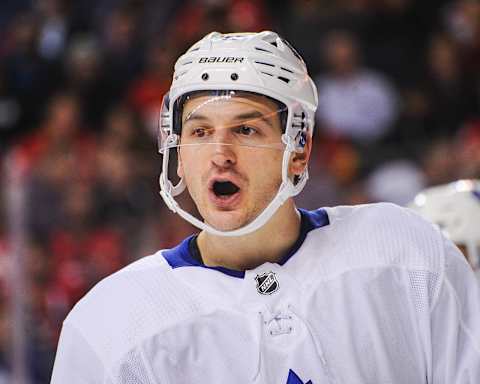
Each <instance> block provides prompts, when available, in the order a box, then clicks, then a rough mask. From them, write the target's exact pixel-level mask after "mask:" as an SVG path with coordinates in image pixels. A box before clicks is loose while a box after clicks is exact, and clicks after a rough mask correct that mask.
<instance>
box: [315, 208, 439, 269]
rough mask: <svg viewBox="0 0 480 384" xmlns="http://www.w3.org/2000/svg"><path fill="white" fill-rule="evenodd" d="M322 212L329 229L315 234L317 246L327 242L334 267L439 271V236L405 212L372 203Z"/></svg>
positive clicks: (432, 229) (419, 220) (434, 229)
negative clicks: (390, 267) (326, 217)
mask: <svg viewBox="0 0 480 384" xmlns="http://www.w3.org/2000/svg"><path fill="white" fill-rule="evenodd" d="M326 210H327V213H328V216H329V220H330V225H329V226H328V232H327V235H325V234H322V233H320V232H319V233H318V235H319V237H320V236H321V237H322V239H320V238H319V239H318V242H319V243H320V242H321V241H324V240H323V239H324V238H325V237H327V238H328V241H327V243H328V244H329V247H330V252H331V253H332V254H333V255H334V256H332V258H333V259H334V260H335V262H334V264H335V265H336V267H340V265H339V264H342V265H343V267H342V268H349V269H354V268H362V267H380V266H392V267H393V266H397V267H401V268H414V269H423V270H426V271H431V272H435V273H438V272H439V271H440V270H441V269H442V267H443V264H444V259H443V258H444V249H443V238H442V234H441V232H440V231H439V230H438V229H437V228H436V227H434V226H433V225H432V224H431V223H429V222H427V221H426V220H424V219H423V218H421V217H420V216H419V215H418V214H416V213H415V212H413V211H411V210H410V209H408V208H403V207H400V206H398V205H395V204H391V203H375V204H364V205H356V206H338V207H332V208H326ZM314 232H315V231H314ZM314 236H315V233H314ZM338 263H339V264H338Z"/></svg>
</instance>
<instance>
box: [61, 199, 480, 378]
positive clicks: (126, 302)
mask: <svg viewBox="0 0 480 384" xmlns="http://www.w3.org/2000/svg"><path fill="white" fill-rule="evenodd" d="M301 227H302V229H301V235H300V237H299V239H298V241H297V243H296V244H295V245H294V247H293V249H292V250H291V252H290V253H289V254H288V255H286V256H285V258H284V259H283V260H282V262H281V263H278V264H271V263H266V264H263V265H261V266H259V267H257V268H255V269H253V270H248V271H245V272H238V271H232V270H229V269H226V268H211V267H206V266H204V265H202V264H201V263H200V262H198V261H197V260H196V259H195V258H193V257H192V255H191V254H190V250H189V241H191V238H188V239H186V240H185V241H183V242H182V243H181V244H180V245H179V246H178V247H176V248H173V249H170V250H162V251H159V252H158V253H156V254H154V255H152V256H149V257H145V258H143V259H140V260H139V261H137V262H135V263H133V264H131V265H130V266H128V267H126V268H124V269H122V270H121V271H119V272H117V273H115V274H113V275H112V276H110V277H108V278H106V279H104V280H103V281H101V282H100V283H99V284H97V285H96V286H95V287H94V288H93V289H92V290H91V291H90V292H89V293H88V294H87V295H86V296H85V297H84V298H83V299H82V300H81V301H80V302H79V303H78V304H77V305H76V306H75V308H74V309H73V310H72V311H71V312H70V314H69V315H68V317H67V318H66V320H65V322H64V325H63V329H62V333H61V337H60V342H59V346H58V350H57V356H56V360H55V366H54V371H53V376H52V383H53V384H67V383H68V384H80V383H82V384H87V383H105V384H113V383H115V384H134V383H135V384H153V383H156V384H213V383H218V384H220V383H221V384H225V383H228V384H246V383H262V384H307V383H308V384H325V383H328V384H334V383H335V384H387V383H389V384H407V383H408V384H410V383H412V384H413V383H415V384H420V383H428V384H478V383H480V290H479V285H478V282H477V280H476V279H475V277H474V274H473V272H472V271H471V269H470V268H469V266H468V265H467V262H466V261H465V259H464V257H463V256H462V254H461V253H460V252H459V251H458V250H457V249H456V247H455V246H454V245H453V244H452V243H450V242H449V241H448V240H446V239H445V238H443V237H442V235H441V234H440V232H439V231H438V230H437V229H435V228H434V227H433V226H431V225H430V224H428V223H427V222H425V221H424V220H423V219H421V218H420V217H418V216H417V215H416V214H415V213H413V212H410V211H408V210H406V209H403V208H400V207H397V206H394V205H391V204H374V205H364V206H357V207H336V208H325V209H319V210H317V211H312V212H307V211H302V226H301Z"/></svg>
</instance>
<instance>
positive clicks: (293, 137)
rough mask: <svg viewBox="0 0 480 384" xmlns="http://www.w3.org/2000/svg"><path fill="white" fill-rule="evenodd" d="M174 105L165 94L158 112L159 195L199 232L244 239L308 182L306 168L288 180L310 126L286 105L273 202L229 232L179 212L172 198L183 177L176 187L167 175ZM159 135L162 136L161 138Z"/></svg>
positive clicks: (296, 107)
mask: <svg viewBox="0 0 480 384" xmlns="http://www.w3.org/2000/svg"><path fill="white" fill-rule="evenodd" d="M174 102H175V100H170V97H169V94H168V93H167V94H166V95H165V96H164V98H163V101H162V109H161V111H160V120H159V135H158V145H159V153H161V154H163V160H162V172H161V174H160V177H159V185H160V196H162V198H163V200H164V201H165V204H166V205H167V207H168V208H169V209H170V210H171V211H172V212H174V213H177V214H178V215H180V217H182V218H183V219H184V220H186V221H188V222H189V223H190V224H192V225H193V226H195V227H197V228H198V229H200V230H204V231H206V232H208V233H210V234H212V235H216V236H224V237H236V236H244V235H247V234H249V233H252V232H254V231H256V230H257V229H259V228H260V227H262V226H263V225H264V224H266V223H267V221H268V220H270V218H271V217H272V216H273V215H274V214H275V212H276V211H277V209H278V208H280V206H282V205H283V203H284V202H285V201H287V200H288V199H289V198H290V197H293V196H296V195H298V194H299V193H300V192H301V191H302V189H303V188H304V186H305V184H306V182H307V180H308V169H307V168H306V169H305V171H304V172H303V173H302V174H301V175H300V176H298V177H295V180H294V181H292V180H290V178H289V177H288V165H289V162H290V157H291V154H292V153H293V152H303V150H304V147H305V145H306V142H307V135H308V134H309V133H308V131H309V123H308V121H307V115H306V113H305V111H304V110H303V109H302V107H301V105H300V103H290V104H285V105H286V107H287V111H288V113H287V119H286V120H287V122H286V129H285V133H283V134H282V137H281V140H282V142H283V143H284V144H285V149H284V152H283V159H282V184H281V185H280V187H279V189H278V191H277V194H276V196H275V197H274V198H273V200H272V201H271V202H270V203H269V204H268V205H267V207H266V208H265V209H264V210H263V211H262V212H261V213H260V214H259V215H258V216H257V217H256V218H255V219H254V220H253V221H252V222H250V223H249V224H247V225H245V226H243V227H241V228H238V229H235V230H232V231H220V230H218V229H216V228H214V227H212V226H210V225H209V224H207V223H205V222H203V221H201V220H199V219H198V218H196V217H195V216H193V215H192V214H190V213H189V212H187V211H185V210H184V209H182V208H181V207H180V205H179V204H178V203H177V201H176V200H175V196H178V195H179V194H181V193H182V192H183V191H184V190H185V188H186V185H185V181H184V180H183V178H182V179H180V181H179V182H178V183H177V184H176V185H173V183H172V182H171V181H170V179H169V176H168V165H169V159H170V149H174V148H175V147H176V146H177V145H178V143H179V141H180V136H179V135H178V134H176V133H174V114H173V113H171V111H172V109H173V108H172V107H173V105H174ZM312 128H313V127H312ZM162 135H163V136H164V138H163V139H162V137H161V136H162Z"/></svg>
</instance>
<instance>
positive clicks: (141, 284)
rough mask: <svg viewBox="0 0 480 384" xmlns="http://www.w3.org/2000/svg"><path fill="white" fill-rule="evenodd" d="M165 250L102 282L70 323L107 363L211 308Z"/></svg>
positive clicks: (73, 312)
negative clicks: (167, 258) (176, 269)
mask: <svg viewBox="0 0 480 384" xmlns="http://www.w3.org/2000/svg"><path fill="white" fill-rule="evenodd" d="M162 252H163V251H159V252H157V253H155V254H153V255H150V256H146V257H143V258H141V259H139V260H137V261H135V262H133V263H132V264H130V265H128V266H126V267H125V268H123V269H121V270H119V271H118V272H116V273H114V274H112V275H110V276H108V277H106V278H105V279H103V280H101V281H100V282H99V283H97V284H96V285H95V286H94V287H93V288H92V289H91V290H90V291H89V292H88V293H87V294H86V295H85V296H84V297H83V298H82V299H81V300H80V301H79V302H78V303H77V304H76V305H75V306H74V308H73V309H72V310H71V311H70V313H69V314H68V316H67V318H66V319H65V321H64V323H65V324H68V325H69V326H71V327H74V328H75V329H76V331H77V332H79V333H80V334H81V335H82V336H83V338H84V339H86V340H88V342H89V343H90V344H91V346H92V348H93V349H94V350H95V351H96V352H97V354H98V355H99V356H102V359H103V360H106V361H104V362H105V363H106V364H108V361H110V362H111V361H113V360H115V358H116V357H118V356H121V355H122V354H123V353H125V352H126V351H128V350H130V349H131V348H132V347H133V346H134V345H136V344H137V343H138V342H139V341H140V340H143V339H146V338H148V337H149V336H151V335H152V334H154V333H160V332H162V330H165V329H168V327H170V326H172V325H175V324H178V323H179V322H181V321H183V320H184V319H187V318H190V317H192V316H193V315H195V314H196V313H200V312H201V311H203V310H204V309H205V308H206V307H207V305H206V303H205V305H202V304H203V298H202V296H201V295H200V294H198V293H197V292H195V291H194V290H193V289H192V288H191V287H189V286H187V285H185V284H183V283H182V282H181V281H180V280H179V279H177V278H176V276H175V275H174V273H173V271H172V268H171V267H170V266H169V265H168V264H167V263H166V261H165V259H164V257H163V256H162Z"/></svg>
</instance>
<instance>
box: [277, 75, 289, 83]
mask: <svg viewBox="0 0 480 384" xmlns="http://www.w3.org/2000/svg"><path fill="white" fill-rule="evenodd" d="M278 79H279V80H282V81H283V82H285V83H287V84H288V83H289V82H290V79H287V78H286V77H283V76H278Z"/></svg>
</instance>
